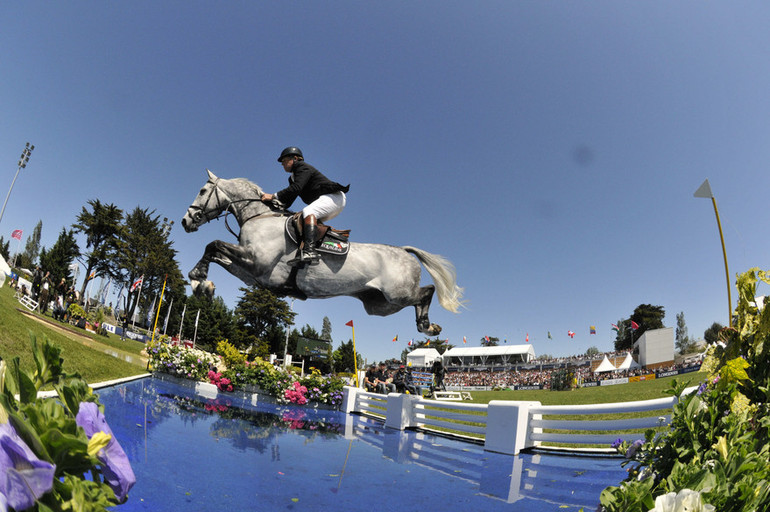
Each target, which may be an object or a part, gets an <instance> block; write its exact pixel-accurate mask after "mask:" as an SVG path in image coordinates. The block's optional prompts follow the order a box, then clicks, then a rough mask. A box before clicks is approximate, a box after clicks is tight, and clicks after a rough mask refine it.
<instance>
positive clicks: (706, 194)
mask: <svg viewBox="0 0 770 512" xmlns="http://www.w3.org/2000/svg"><path fill="white" fill-rule="evenodd" d="M693 196H694V197H703V198H706V199H708V198H711V202H712V204H713V205H714V214H716V216H717V226H718V227H719V239H720V240H721V241H722V255H723V256H724V259H725V277H726V278H727V326H728V327H730V326H731V325H733V301H732V298H731V296H730V271H729V270H728V268H727V251H726V250H725V237H724V236H723V235H722V223H721V222H720V221H719V210H717V200H716V198H715V197H714V194H713V193H712V192H711V185H710V184H709V180H708V179H706V181H704V182H703V183H701V186H700V187H698V190H696V191H695V193H694V194H693Z"/></svg>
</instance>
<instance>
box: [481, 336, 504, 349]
mask: <svg viewBox="0 0 770 512" xmlns="http://www.w3.org/2000/svg"><path fill="white" fill-rule="evenodd" d="M499 342H500V338H496V337H494V336H484V337H483V338H481V346H482V347H496V346H497V345H498V344H499Z"/></svg>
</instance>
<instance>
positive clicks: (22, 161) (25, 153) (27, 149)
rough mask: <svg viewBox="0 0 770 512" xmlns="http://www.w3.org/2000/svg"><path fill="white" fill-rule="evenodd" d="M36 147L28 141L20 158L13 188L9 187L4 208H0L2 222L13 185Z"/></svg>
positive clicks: (0, 220)
mask: <svg viewBox="0 0 770 512" xmlns="http://www.w3.org/2000/svg"><path fill="white" fill-rule="evenodd" d="M34 149H35V146H30V144H29V142H27V146H26V147H25V148H24V151H22V152H21V157H20V158H19V167H18V168H17V169H16V175H15V176H14V177H13V181H12V182H11V188H9V189H8V195H7V196H5V202H4V203H3V209H2V210H0V222H2V220H3V214H4V213H5V205H7V204H8V198H9V197H11V190H13V185H14V184H15V183H16V178H18V177H19V171H21V170H22V169H24V168H25V167H26V166H27V162H29V157H30V156H32V150H34Z"/></svg>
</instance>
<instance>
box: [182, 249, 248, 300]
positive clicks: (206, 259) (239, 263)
mask: <svg viewBox="0 0 770 512" xmlns="http://www.w3.org/2000/svg"><path fill="white" fill-rule="evenodd" d="M250 261H251V258H249V257H248V255H247V252H246V251H245V250H244V249H243V247H241V246H240V245H234V244H230V243H227V242H223V241H221V240H215V241H213V242H211V243H210V244H208V245H207V246H206V250H205V251H204V253H203V257H201V259H200V260H199V261H198V263H197V264H196V265H195V267H193V269H192V270H191V271H190V273H189V274H187V277H189V278H190V286H191V287H192V290H193V293H194V294H196V295H200V294H202V293H205V294H206V295H208V296H209V297H213V296H214V290H215V289H216V287H215V286H214V283H213V282H211V281H209V280H208V279H207V278H208V274H209V264H210V263H212V262H213V263H217V264H219V265H221V266H222V267H223V268H224V269H225V270H227V271H228V272H230V273H231V274H234V275H236V276H238V277H240V278H241V279H243V280H244V281H247V279H244V278H245V277H247V275H244V269H245V268H248V267H249V263H250Z"/></svg>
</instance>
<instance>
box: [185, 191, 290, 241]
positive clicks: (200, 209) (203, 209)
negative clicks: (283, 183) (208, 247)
mask: <svg viewBox="0 0 770 512" xmlns="http://www.w3.org/2000/svg"><path fill="white" fill-rule="evenodd" d="M218 182H219V178H217V179H216V180H214V181H213V182H212V184H213V185H214V187H213V189H212V191H211V192H209V195H208V197H207V198H206V202H205V203H204V205H203V206H198V205H191V206H190V208H192V209H194V210H197V213H198V214H200V215H201V216H202V217H203V218H204V219H205V220H206V222H211V221H212V220H219V219H220V218H221V217H224V218H225V228H226V229H227V231H229V232H230V233H231V234H232V235H233V236H234V237H235V238H236V240H238V241H239V242H240V240H241V235H240V232H239V233H236V232H235V231H233V229H232V228H231V227H230V224H228V222H227V217H228V216H229V215H235V212H234V211H231V208H232V206H233V205H234V204H236V203H244V202H245V203H251V202H255V201H261V200H262V199H261V198H247V199H237V200H231V199H230V198H229V197H228V196H227V195H226V194H225V192H224V191H223V192H222V196H223V197H224V198H225V200H226V201H227V208H224V209H223V210H222V211H221V212H220V213H218V214H215V215H213V216H211V214H212V213H214V212H216V211H217V209H218V208H209V203H210V202H211V199H212V196H215V199H216V204H217V205H220V204H222V202H223V201H222V200H221V198H220V197H219V194H220V190H219V184H218ZM266 206H267V207H268V208H270V209H271V211H269V212H265V213H258V214H256V215H252V216H251V217H247V218H244V219H242V220H241V222H240V224H239V227H243V225H244V224H246V223H247V222H248V221H250V220H255V219H260V218H267V217H284V216H286V215H291V212H288V211H286V210H280V211H275V210H273V208H276V207H275V206H273V205H266Z"/></svg>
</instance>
